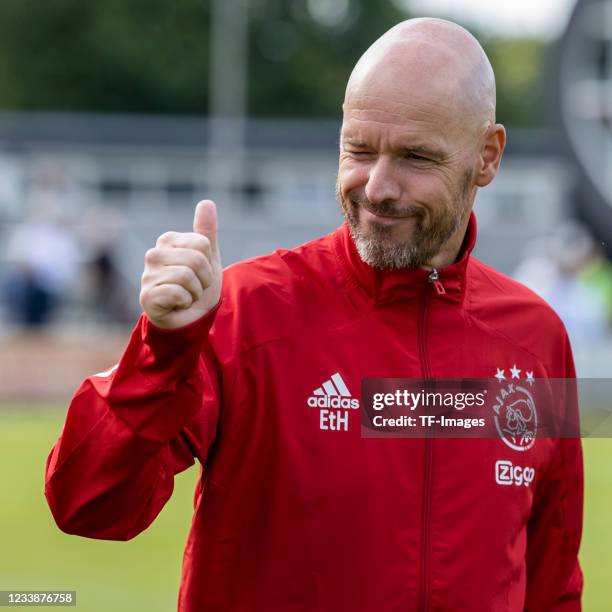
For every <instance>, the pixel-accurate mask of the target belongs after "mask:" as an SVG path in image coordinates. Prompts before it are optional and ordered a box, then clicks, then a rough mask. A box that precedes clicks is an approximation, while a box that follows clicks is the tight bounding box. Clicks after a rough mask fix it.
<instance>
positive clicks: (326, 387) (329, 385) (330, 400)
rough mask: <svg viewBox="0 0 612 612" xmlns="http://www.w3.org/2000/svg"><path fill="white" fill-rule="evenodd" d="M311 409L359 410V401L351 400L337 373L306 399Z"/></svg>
mask: <svg viewBox="0 0 612 612" xmlns="http://www.w3.org/2000/svg"><path fill="white" fill-rule="evenodd" d="M308 405H309V406H310V407H311V408H354V409H356V408H359V400H358V399H353V398H352V397H351V393H350V391H349V390H348V388H347V386H346V384H345V383H344V381H343V380H342V376H340V374H339V373H338V372H336V373H335V374H332V376H331V378H330V379H329V380H326V381H325V382H324V383H323V384H322V385H321V386H320V387H319V388H318V389H315V390H314V391H313V392H312V395H311V396H310V397H309V398H308Z"/></svg>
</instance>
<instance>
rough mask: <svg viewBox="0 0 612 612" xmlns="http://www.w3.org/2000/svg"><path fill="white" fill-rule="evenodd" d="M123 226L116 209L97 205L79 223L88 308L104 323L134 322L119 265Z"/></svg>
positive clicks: (84, 291)
mask: <svg viewBox="0 0 612 612" xmlns="http://www.w3.org/2000/svg"><path fill="white" fill-rule="evenodd" d="M122 223H123V219H122V217H121V215H120V214H119V212H118V211H117V210H116V209H115V208H111V207H110V206H103V205H97V206H92V207H90V208H89V209H88V210H87V211H86V212H85V214H84V215H83V218H82V222H81V223H80V224H79V232H78V233H79V239H80V241H81V243H82V245H83V248H82V252H83V254H84V259H85V261H86V263H85V265H84V267H83V272H84V275H83V283H82V289H83V294H84V295H83V298H84V302H85V304H84V306H85V307H86V308H87V309H88V310H89V312H90V314H93V315H94V317H95V318H96V319H97V320H99V321H101V322H103V323H123V322H128V321H132V320H133V314H134V313H133V309H132V308H130V304H131V302H132V300H131V299H130V296H129V295H128V290H127V287H126V283H125V281H124V279H123V277H122V275H121V270H120V268H119V266H118V263H117V261H118V256H117V245H118V240H119V238H120V228H121V226H122Z"/></svg>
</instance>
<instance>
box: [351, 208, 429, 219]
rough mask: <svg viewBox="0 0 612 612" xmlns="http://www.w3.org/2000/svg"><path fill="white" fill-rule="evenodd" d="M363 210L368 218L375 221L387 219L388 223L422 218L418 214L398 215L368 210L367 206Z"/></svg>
mask: <svg viewBox="0 0 612 612" xmlns="http://www.w3.org/2000/svg"><path fill="white" fill-rule="evenodd" d="M361 208H362V209H363V211H364V213H365V214H366V216H367V217H374V218H375V219H385V220H388V221H406V220H408V219H416V218H417V217H420V215H419V214H417V213H416V212H409V213H404V214H399V215H398V214H390V213H387V212H382V211H379V210H376V209H371V208H367V207H365V206H361Z"/></svg>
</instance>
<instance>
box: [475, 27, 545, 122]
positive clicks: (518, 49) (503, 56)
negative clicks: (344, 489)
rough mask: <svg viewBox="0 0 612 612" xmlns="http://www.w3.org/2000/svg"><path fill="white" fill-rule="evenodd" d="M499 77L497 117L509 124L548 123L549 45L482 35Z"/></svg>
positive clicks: (532, 40) (520, 39)
mask: <svg viewBox="0 0 612 612" xmlns="http://www.w3.org/2000/svg"><path fill="white" fill-rule="evenodd" d="M480 40H481V42H482V43H483V46H484V48H485V50H486V52H487V55H488V56H489V59H490V60H491V64H492V65H493V69H494V70H495V75H496V78H497V118H498V121H500V122H501V123H504V124H506V125H511V126H521V127H534V126H541V125H543V124H546V123H547V122H548V121H549V120H550V115H551V114H552V113H546V112H545V107H546V104H547V103H548V102H549V101H550V100H549V99H548V97H549V92H548V88H547V85H548V84H549V83H548V81H549V76H548V71H549V70H550V66H549V64H550V62H549V53H550V48H549V46H547V44H546V43H545V42H543V41H541V40H537V39H534V38H513V39H489V40H486V39H484V40H483V39H482V38H480Z"/></svg>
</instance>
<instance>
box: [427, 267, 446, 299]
mask: <svg viewBox="0 0 612 612" xmlns="http://www.w3.org/2000/svg"><path fill="white" fill-rule="evenodd" d="M439 278H440V274H439V273H438V271H437V270H436V269H435V268H432V270H431V273H430V274H429V276H428V277H427V280H428V281H429V282H430V283H433V286H434V287H435V288H436V293H437V294H438V295H444V294H445V293H446V289H445V288H444V285H443V284H442V281H441V280H438V279H439Z"/></svg>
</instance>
